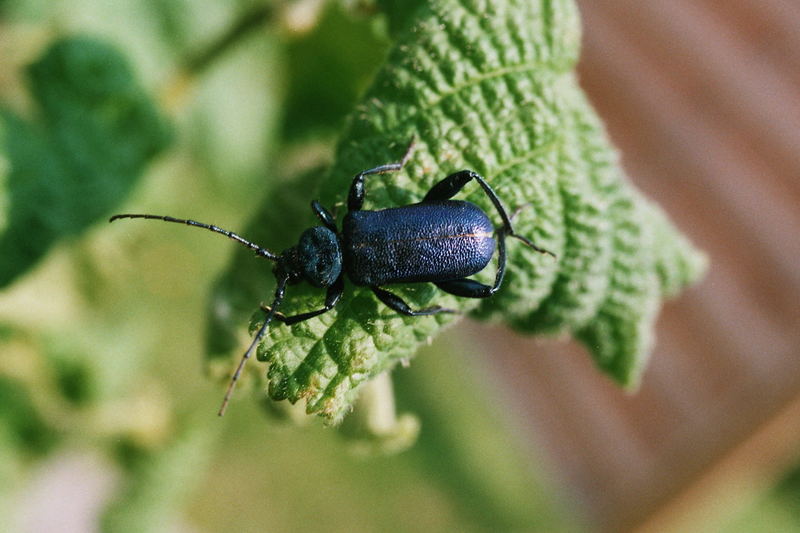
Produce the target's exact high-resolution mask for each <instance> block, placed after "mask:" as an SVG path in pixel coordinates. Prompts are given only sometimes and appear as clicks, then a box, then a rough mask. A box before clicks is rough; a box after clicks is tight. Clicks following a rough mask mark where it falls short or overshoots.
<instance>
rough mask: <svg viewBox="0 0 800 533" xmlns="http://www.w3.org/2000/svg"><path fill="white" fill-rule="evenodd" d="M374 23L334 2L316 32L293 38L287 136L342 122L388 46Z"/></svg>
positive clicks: (330, 127) (289, 50) (335, 126)
mask: <svg viewBox="0 0 800 533" xmlns="http://www.w3.org/2000/svg"><path fill="white" fill-rule="evenodd" d="M373 26H374V24H372V20H371V19H367V18H361V17H354V16H350V15H347V14H346V13H344V12H343V11H342V10H341V8H340V7H339V6H338V5H337V4H336V3H334V2H331V3H329V5H328V6H327V8H326V9H325V12H324V13H323V16H322V18H321V19H320V21H319V24H318V25H317V26H316V27H315V28H314V30H313V31H312V32H310V33H308V34H307V35H303V36H302V37H300V38H297V39H295V40H292V41H290V42H289V46H288V47H287V54H288V57H287V63H286V64H287V68H288V73H287V74H288V79H289V80H290V86H289V87H288V88H287V91H286V120H285V122H284V134H285V136H286V137H287V138H288V139H294V138H301V137H303V138H307V137H309V135H310V134H311V133H316V132H319V131H320V130H331V131H335V130H338V129H339V128H340V127H341V126H342V124H343V122H344V119H345V117H346V116H347V114H348V113H349V112H350V111H351V110H352V109H353V106H354V105H355V104H356V102H357V99H358V97H359V96H360V95H361V94H362V93H363V92H364V90H365V89H366V88H367V86H368V85H369V82H370V80H371V78H372V76H373V75H374V73H375V70H376V69H377V68H378V67H379V66H380V63H381V60H382V59H383V58H384V57H385V55H386V51H387V49H388V46H389V43H388V42H386V40H385V38H384V39H382V38H380V37H379V36H378V35H377V34H376V33H377V32H376V31H374V29H373Z"/></svg>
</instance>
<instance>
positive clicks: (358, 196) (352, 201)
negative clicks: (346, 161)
mask: <svg viewBox="0 0 800 533" xmlns="http://www.w3.org/2000/svg"><path fill="white" fill-rule="evenodd" d="M413 151H414V138H413V137H412V138H411V142H410V143H408V148H406V153H405V154H404V155H403V159H401V160H400V161H399V162H397V163H388V164H386V165H381V166H379V167H375V168H371V169H369V170H364V171H362V172H359V173H358V174H356V176H355V177H354V178H353V183H351V184H350V192H349V194H348V195H347V210H348V211H360V210H361V206H363V205H364V177H365V176H369V175H372V174H385V173H387V172H398V171H399V170H401V169H402V168H403V166H404V165H405V164H406V162H408V160H409V159H410V158H411V153H412V152H413Z"/></svg>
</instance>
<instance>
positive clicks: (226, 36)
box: [160, 2, 284, 113]
mask: <svg viewBox="0 0 800 533" xmlns="http://www.w3.org/2000/svg"><path fill="white" fill-rule="evenodd" d="M283 6H284V2H271V3H269V4H263V5H257V6H254V7H253V8H251V9H249V10H248V11H245V12H244V13H242V14H241V15H239V17H238V18H237V19H236V20H234V22H233V24H231V26H230V27H229V28H228V29H227V30H226V31H225V32H224V33H222V34H221V35H219V36H218V37H217V38H216V39H214V40H213V41H211V42H209V43H208V44H206V45H205V46H202V47H200V48H198V49H197V50H195V51H194V52H190V53H188V54H187V55H186V57H184V59H183V60H181V61H179V63H178V65H179V66H178V69H177V72H176V73H175V75H173V76H172V77H171V78H170V79H169V80H167V83H166V84H165V85H164V88H163V90H162V91H161V98H160V100H161V104H162V106H163V107H164V108H165V109H166V110H168V111H169V112H171V113H175V112H176V111H177V110H178V109H180V107H181V106H182V104H183V102H184V100H185V96H186V94H187V92H188V90H189V89H190V88H191V86H192V84H193V82H194V80H195V79H197V78H198V77H199V76H200V75H202V74H203V73H204V72H205V71H207V70H208V69H209V68H210V67H211V66H212V65H213V64H214V63H215V62H216V61H217V60H218V59H220V58H222V57H224V56H225V54H226V53H227V52H229V51H230V50H231V49H233V48H234V47H235V46H236V44H238V43H240V42H241V41H242V40H243V39H245V38H246V37H248V36H249V35H250V34H251V33H252V32H253V30H256V29H258V28H260V27H263V26H266V24H267V23H268V22H269V21H270V20H272V19H274V18H275V16H276V15H278V14H279V13H280V12H281V10H282V7H283Z"/></svg>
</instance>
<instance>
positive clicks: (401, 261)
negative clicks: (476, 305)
mask: <svg viewBox="0 0 800 533" xmlns="http://www.w3.org/2000/svg"><path fill="white" fill-rule="evenodd" d="M413 146H414V142H413V141H412V142H411V143H410V144H409V146H408V149H407V150H406V153H405V155H404V156H403V158H402V159H401V160H400V161H399V162H396V163H389V164H385V165H380V166H377V167H375V168H370V169H368V170H364V171H362V172H359V173H358V174H356V175H355V177H354V178H353V181H352V183H351V185H350V190H349V193H348V197H347V214H346V215H345V216H344V220H343V223H342V229H341V231H340V230H339V229H338V227H337V225H336V219H335V217H334V216H333V215H332V214H331V212H330V211H328V210H327V209H326V208H325V207H323V206H322V204H320V203H319V202H318V201H316V200H314V201H312V202H311V209H312V211H313V212H314V214H315V215H316V216H317V218H318V219H319V220H320V222H321V223H322V225H320V226H313V227H311V228H309V229H307V230H305V231H304V232H303V233H302V234H301V235H300V240H299V241H298V244H297V245H296V246H293V247H291V248H289V249H287V250H285V251H283V252H282V253H281V254H275V253H273V252H271V251H270V250H268V249H266V248H263V247H261V246H259V245H258V244H255V243H253V242H251V241H248V240H247V239H244V238H243V237H241V236H239V235H237V234H236V233H233V232H231V231H228V230H225V229H222V228H219V227H217V226H214V225H211V224H205V223H203V222H197V221H195V220H188V219H182V218H174V217H171V216H164V215H150V214H134V213H125V214H118V215H114V216H112V217H111V218H110V219H109V222H113V221H115V220H118V219H122V218H144V219H154V220H162V221H165V222H175V223H179V224H186V225H189V226H194V227H198V228H203V229H207V230H209V231H213V232H215V233H220V234H222V235H225V236H226V237H228V238H230V239H233V240H234V241H236V242H238V243H240V244H242V245H244V246H246V247H248V248H250V249H251V250H253V251H254V252H255V254H256V256H259V257H263V258H265V259H268V260H270V261H274V262H275V266H274V268H273V273H274V275H275V278H276V281H277V286H276V289H275V295H274V299H273V301H272V304H271V305H270V306H264V305H262V306H261V309H262V310H263V311H264V312H265V314H266V317H265V319H264V323H263V325H262V326H261V328H260V329H259V330H258V332H257V333H256V335H255V337H254V338H253V341H252V342H251V343H250V346H249V347H248V348H247V351H245V353H244V355H243V356H242V359H241V361H240V362H239V365H238V366H237V367H236V370H235V371H234V373H233V375H232V377H231V381H230V383H229V385H228V389H227V391H226V392H225V397H224V398H223V400H222V405H221V406H220V409H219V412H218V414H219V415H220V416H222V415H223V414H224V413H225V409H226V408H227V405H228V402H229V400H230V398H231V395H232V394H233V389H234V387H235V386H236V382H237V381H238V380H239V377H240V375H241V372H242V369H243V368H244V365H245V363H246V362H247V360H248V359H249V358H250V357H251V356H252V353H253V350H254V349H255V347H256V346H257V345H258V343H259V341H260V340H261V339H262V337H263V336H264V334H265V333H266V330H267V326H268V325H269V323H270V322H271V321H272V320H273V319H274V320H277V321H279V322H282V323H284V324H286V325H292V324H296V323H298V322H302V321H304V320H308V319H310V318H313V317H315V316H319V315H321V314H323V313H326V312H328V311H330V310H331V309H333V308H334V307H335V306H336V304H337V303H338V302H339V300H340V299H341V297H342V294H343V292H344V278H345V274H346V275H347V277H348V278H349V279H350V281H351V282H352V283H353V284H354V285H359V286H365V287H369V288H370V289H371V290H372V292H373V293H374V294H375V296H376V297H377V298H378V300H380V301H381V302H383V303H384V304H385V305H387V306H388V307H389V308H391V309H393V310H394V311H397V312H398V313H400V314H402V315H406V316H424V315H433V314H437V313H455V312H456V311H455V310H453V309H447V308H443V307H439V306H434V307H428V308H425V309H417V310H414V309H412V308H411V307H410V306H409V305H408V304H407V303H406V302H405V301H403V299H402V298H400V297H399V296H398V295H396V294H395V293H393V292H391V291H389V290H387V289H385V288H383V287H384V286H385V285H391V284H396V283H423V282H431V283H434V284H435V285H436V286H437V287H439V289H441V290H443V291H444V292H447V293H450V294H454V295H456V296H460V297H465V298H488V297H490V296H491V295H493V294H494V293H495V292H497V290H498V289H499V288H500V285H501V284H502V282H503V276H504V274H505V267H506V246H505V239H506V237H514V238H515V239H518V240H520V241H521V242H523V243H524V244H525V245H526V246H528V247H530V248H532V249H533V250H536V251H537V252H539V253H543V254H548V255H551V256H552V257H553V258H555V257H556V256H555V254H553V253H552V252H550V251H548V250H545V249H544V248H540V247H538V246H537V245H535V244H534V243H533V242H531V241H530V240H529V239H527V238H525V237H523V236H521V235H518V234H517V233H515V232H514V229H513V227H512V225H511V220H512V218H513V215H512V216H509V214H508V212H507V211H506V209H505V207H504V206H503V204H502V202H501V201H500V198H499V197H498V196H497V194H496V193H495V192H494V190H493V189H492V188H491V186H489V184H488V183H487V182H486V180H484V178H483V177H481V176H480V175H479V174H477V173H476V172H473V171H472V170H461V171H459V172H455V173H453V174H450V175H448V176H447V177H445V178H444V179H442V180H441V181H439V182H438V183H437V184H436V185H434V186H433V187H432V188H431V189H430V190H429V191H428V193H427V194H426V195H425V197H424V198H423V199H422V200H421V201H420V202H418V203H415V204H410V205H406V206H401V207H392V208H388V209H380V210H374V211H370V210H365V209H362V207H363V205H364V197H365V189H364V182H365V178H366V177H367V176H371V175H375V174H385V173H388V172H398V171H400V170H401V169H402V168H403V166H404V165H405V164H406V162H407V161H408V159H409V158H410V156H411V153H412V151H413ZM471 181H475V182H477V183H478V185H479V186H480V187H481V189H483V192H484V194H486V196H487V197H488V198H489V200H490V201H491V203H492V205H493V206H494V208H495V210H496V211H497V213H498V215H499V216H500V219H501V220H502V225H501V226H500V227H499V228H495V227H494V225H493V224H492V222H491V220H490V219H489V216H488V215H487V214H486V213H485V212H484V211H483V210H482V209H481V208H480V207H478V206H477V205H475V204H473V203H471V202H467V201H464V200H452V197H453V196H455V195H456V194H458V193H459V192H460V191H461V190H462V189H463V188H464V187H465V186H466V185H467V184H468V183H469V182H471ZM495 246H496V247H497V252H498V265H497V273H496V274H495V278H494V283H493V284H492V285H486V284H483V283H480V282H478V281H476V280H473V279H469V278H468V276H471V275H473V274H476V273H478V272H480V271H481V270H483V269H484V267H486V265H488V264H489V261H491V259H492V257H493V255H494V249H495ZM300 282H307V283H309V284H310V285H312V286H314V287H318V288H320V289H326V293H325V304H324V305H323V307H322V308H320V309H317V310H314V311H308V312H305V313H300V314H297V315H293V316H286V315H284V314H282V313H279V312H278V311H277V309H278V307H279V306H280V305H281V302H283V299H284V296H285V291H286V286H287V285H294V284H297V283H300Z"/></svg>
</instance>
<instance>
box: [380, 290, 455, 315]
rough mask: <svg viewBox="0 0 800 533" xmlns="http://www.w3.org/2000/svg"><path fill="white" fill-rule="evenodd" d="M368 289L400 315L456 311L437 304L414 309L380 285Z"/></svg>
mask: <svg viewBox="0 0 800 533" xmlns="http://www.w3.org/2000/svg"><path fill="white" fill-rule="evenodd" d="M370 289H372V292H373V293H375V296H377V298H378V300H380V301H382V302H383V303H384V304H386V306H387V307H389V308H390V309H393V310H395V311H397V312H398V313H400V314H402V315H406V316H425V315H435V314H438V313H458V311H456V310H455V309H446V308H444V307H439V306H438V305H437V306H436V307H428V308H426V309H420V310H418V311H415V310H413V309H411V308H410V307H409V306H408V304H407V303H406V302H404V301H403V299H402V298H400V297H399V296H397V295H396V294H394V293H392V292H389V291H387V290H386V289H381V288H380V287H370Z"/></svg>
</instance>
